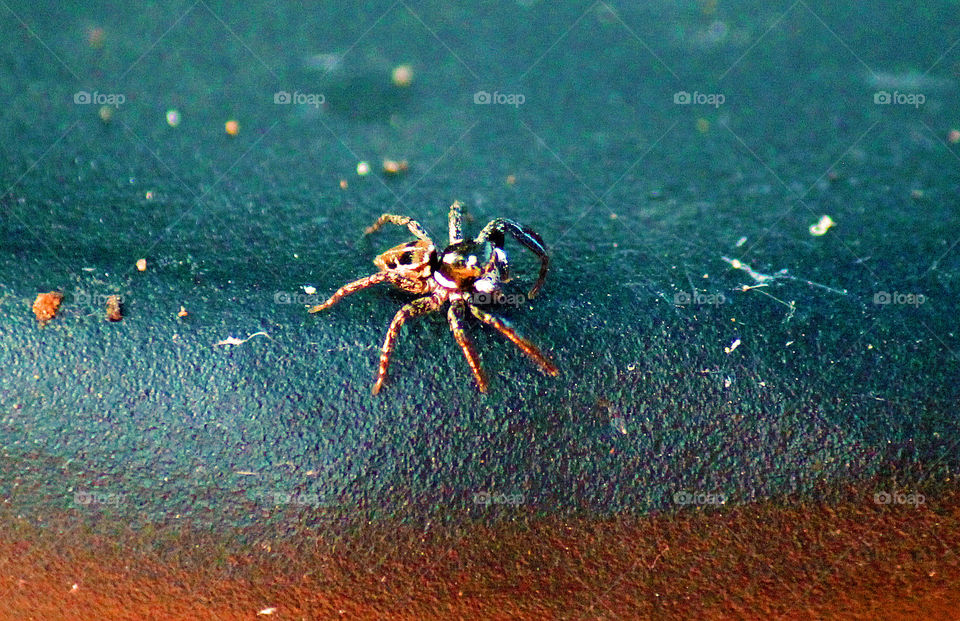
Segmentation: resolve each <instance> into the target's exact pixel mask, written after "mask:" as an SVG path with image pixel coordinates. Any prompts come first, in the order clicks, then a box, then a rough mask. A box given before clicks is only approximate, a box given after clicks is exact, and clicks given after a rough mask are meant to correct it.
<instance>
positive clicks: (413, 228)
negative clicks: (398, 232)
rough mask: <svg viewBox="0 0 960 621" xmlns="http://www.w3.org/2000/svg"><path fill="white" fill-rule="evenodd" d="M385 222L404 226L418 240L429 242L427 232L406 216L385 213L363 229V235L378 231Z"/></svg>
mask: <svg viewBox="0 0 960 621" xmlns="http://www.w3.org/2000/svg"><path fill="white" fill-rule="evenodd" d="M387 222H389V223H391V224H396V225H397V226H405V227H407V228H408V229H410V232H411V233H413V234H414V235H415V236H416V237H418V238H419V239H424V240H426V241H431V240H430V236H429V235H427V232H426V231H425V230H424V229H423V227H422V226H420V223H419V222H417V221H416V220H414V219H412V218H409V217H407V216H397V215H394V214H392V213H385V214H383V215H382V216H380V217H379V218H377V221H376V222H374V223H373V224H371V225H370V226H368V227H367V228H366V229H364V231H363V234H364V235H370V234H371V233H373V232H375V231H376V230H377V229H379V228H380V227H381V226H383V225H384V224H386V223H387Z"/></svg>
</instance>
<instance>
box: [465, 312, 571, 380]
mask: <svg viewBox="0 0 960 621" xmlns="http://www.w3.org/2000/svg"><path fill="white" fill-rule="evenodd" d="M467 308H469V309H470V312H471V313H473V315H474V317H476V318H477V319H479V320H480V321H482V322H483V323H486V324H489V325H491V326H493V327H494V328H496V329H497V330H498V331H499V332H500V333H501V334H503V335H504V336H505V337H507V338H508V339H510V341H511V342H513V344H514V345H516V346H517V347H519V348H520V349H521V351H523V353H525V354H526V355H527V356H529V357H530V358H532V359H533V361H534V362H536V363H537V364H539V365H540V368H541V369H543V371H544V373H547V374H549V375H554V376H555V375H557V374H558V373H559V371H558V370H557V367H556V366H555V365H554V364H553V363H552V362H550V361H549V360H547V357H546V356H544V355H543V354H542V353H541V352H540V350H539V349H537V346H536V345H534V344H533V343H531V342H530V341H528V340H527V339H525V338H523V337H522V336H520V335H519V334H517V332H516V330H514V329H513V327H511V326H510V324H508V323H507V322H506V321H504V320H503V319H500V318H499V317H496V316H494V315H491V314H490V313H488V312H485V311H483V310H480V309H479V308H477V307H476V306H474V305H473V304H467Z"/></svg>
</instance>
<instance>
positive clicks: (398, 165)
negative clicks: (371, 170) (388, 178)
mask: <svg viewBox="0 0 960 621" xmlns="http://www.w3.org/2000/svg"><path fill="white" fill-rule="evenodd" d="M408 167H409V166H408V164H407V160H400V161H399V162H398V161H396V160H383V172H385V173H387V174H388V175H399V174H400V173H402V172H406V170H407V168H408Z"/></svg>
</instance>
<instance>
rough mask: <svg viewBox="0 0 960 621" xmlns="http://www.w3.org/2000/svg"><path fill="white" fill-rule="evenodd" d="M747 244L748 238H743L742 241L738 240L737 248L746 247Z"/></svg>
mask: <svg viewBox="0 0 960 621" xmlns="http://www.w3.org/2000/svg"><path fill="white" fill-rule="evenodd" d="M745 243H747V238H746V237H741V238H740V239H738V240H737V245H736V247H737V248H739V247H740V246H742V245H744V244H745Z"/></svg>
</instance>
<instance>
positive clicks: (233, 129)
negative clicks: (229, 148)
mask: <svg viewBox="0 0 960 621" xmlns="http://www.w3.org/2000/svg"><path fill="white" fill-rule="evenodd" d="M224 128H225V129H226V130H227V133H228V134H229V135H231V136H236V135H237V134H239V133H240V123H237V122H236V121H234V120H229V121H227V122H226V124H225V125H224Z"/></svg>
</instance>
